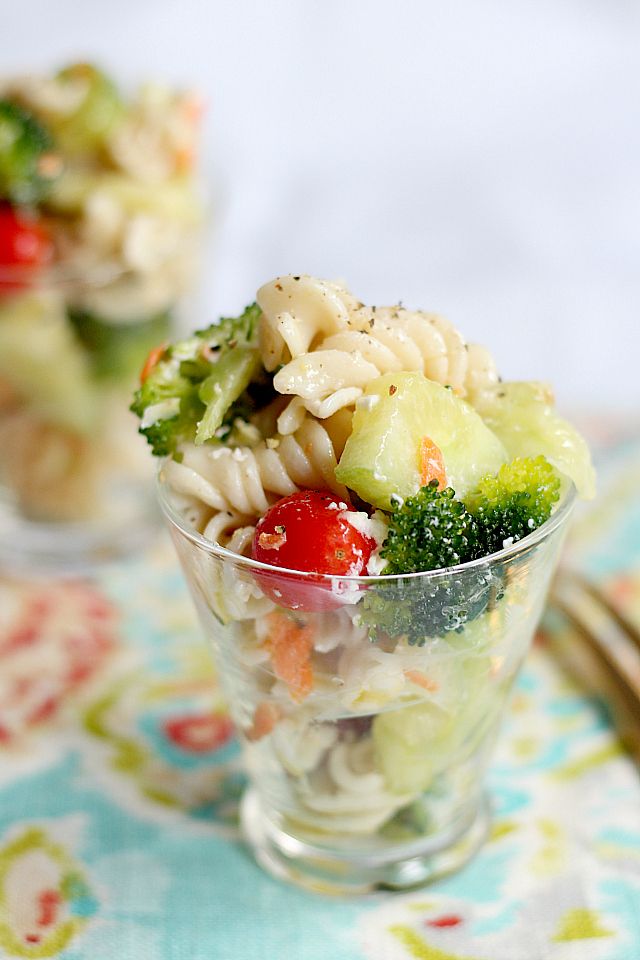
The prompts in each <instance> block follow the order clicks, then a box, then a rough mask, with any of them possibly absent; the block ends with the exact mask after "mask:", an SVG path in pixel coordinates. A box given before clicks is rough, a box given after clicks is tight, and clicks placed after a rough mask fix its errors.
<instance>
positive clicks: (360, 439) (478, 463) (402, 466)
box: [336, 373, 507, 510]
mask: <svg viewBox="0 0 640 960" xmlns="http://www.w3.org/2000/svg"><path fill="white" fill-rule="evenodd" d="M425 438H428V439H429V440H431V441H432V442H433V443H434V444H436V446H437V447H438V448H439V449H440V452H441V454H442V458H443V460H444V466H445V471H446V481H447V484H448V485H449V486H451V487H453V489H454V490H455V492H456V495H457V496H458V497H463V496H464V495H465V494H466V493H467V492H468V491H469V490H471V489H472V488H473V487H474V486H475V485H476V483H477V482H478V480H479V479H480V478H481V477H483V476H485V475H486V474H488V473H496V471H497V470H498V468H499V467H500V466H501V464H503V463H504V462H505V460H506V459H507V454H506V451H505V449H504V447H503V445H502V443H501V442H500V440H499V439H498V438H497V437H496V436H495V434H494V433H492V431H491V430H490V429H489V428H488V427H487V426H486V425H485V423H483V421H482V419H481V418H480V417H479V416H478V414H477V413H476V412H475V410H474V409H473V408H472V407H471V406H469V404H468V403H466V402H465V401H464V400H461V399H460V398H459V397H457V396H456V395H455V394H454V393H453V392H452V391H451V390H448V389H447V388H446V387H442V386H440V384H438V383H434V381H432V380H427V378H426V377H424V376H422V374H420V373H388V374H385V375H384V376H383V377H379V378H378V379H376V380H374V381H373V382H372V383H371V384H370V385H369V387H368V388H367V390H366V393H365V397H364V398H363V399H362V400H360V401H359V403H358V404H357V405H356V412H355V415H354V418H353V430H352V433H351V436H350V437H349V439H348V440H347V443H346V446H345V448H344V451H343V454H342V456H341V457H340V462H339V464H338V468H337V470H336V477H337V479H338V480H339V482H340V483H344V484H345V486H347V487H349V488H350V489H351V490H355V492H356V493H357V494H358V496H359V497H361V498H362V499H363V500H366V501H367V502H368V503H370V504H372V505H373V506H375V507H380V508H382V509H386V510H388V509H389V508H390V507H391V498H392V497H393V496H398V497H401V498H402V499H406V498H407V497H410V496H412V495H413V494H415V493H416V492H417V491H418V490H419V489H420V487H421V486H422V485H423V479H424V478H423V477H422V476H421V462H420V461H421V449H423V441H424V440H425Z"/></svg>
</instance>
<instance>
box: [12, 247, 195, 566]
mask: <svg viewBox="0 0 640 960" xmlns="http://www.w3.org/2000/svg"><path fill="white" fill-rule="evenodd" d="M185 253H186V252H185ZM189 256H190V254H189ZM175 306H176V304H175V294H174V298H173V299H170V298H169V296H168V291H167V290H165V289H164V288H163V289H162V290H156V291H153V290H152V289H151V288H149V289H148V290H142V289H141V284H140V279H139V278H136V279H135V281H134V280H133V278H132V277H131V276H128V275H127V274H126V272H123V271H120V272H118V271H114V270H113V269H111V268H110V267H109V266H108V265H106V266H104V267H103V268H101V269H99V268H96V267H95V266H92V267H91V268H90V269H89V268H87V269H86V270H79V269H77V268H75V267H74V268H69V267H60V268H57V269H55V270H50V271H47V272H46V273H44V274H42V276H40V277H39V278H38V280H37V283H33V282H25V281H24V279H23V278H20V277H19V275H17V272H16V271H15V270H14V271H9V270H4V271H3V270H2V269H1V268H0V562H2V563H3V564H4V565H5V566H7V567H9V569H11V570H12V571H14V572H17V571H21V570H24V571H33V570H38V569H43V570H58V571H64V572H78V571H82V570H84V569H86V566H87V564H89V565H90V564H92V563H95V562H97V561H101V560H105V559H108V558H109V557H112V556H117V555H122V554H126V553H128V552H129V551H130V550H131V549H133V548H135V547H137V546H139V545H140V544H141V543H143V542H144V541H145V540H146V539H147V538H148V536H149V534H150V532H151V531H152V530H154V529H155V528H156V527H157V510H156V507H155V504H154V497H153V494H152V483H153V476H152V470H151V467H150V465H149V462H148V457H147V456H146V450H145V445H144V443H143V441H142V440H141V439H140V438H139V437H138V436H136V432H135V427H136V421H135V417H134V416H133V414H131V413H130V412H129V410H128V406H129V403H130V402H131V389H132V386H133V384H134V383H135V381H136V379H137V376H138V373H139V370H140V367H141V365H142V363H143V361H144V358H145V356H146V355H147V353H148V352H149V350H150V349H151V348H152V347H153V346H155V345H156V344H158V343H159V342H160V341H162V340H163V339H166V338H167V337H168V336H170V334H171V331H172V329H174V326H173V325H174V316H175V313H174V312H175Z"/></svg>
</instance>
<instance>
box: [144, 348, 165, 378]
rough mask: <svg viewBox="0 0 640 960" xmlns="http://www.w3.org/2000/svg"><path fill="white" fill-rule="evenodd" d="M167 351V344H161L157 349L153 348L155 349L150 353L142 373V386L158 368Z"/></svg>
mask: <svg viewBox="0 0 640 960" xmlns="http://www.w3.org/2000/svg"><path fill="white" fill-rule="evenodd" d="M166 349H167V345H166V343H160V344H159V345H158V346H157V347H153V349H152V350H150V351H149V355H148V357H147V359H146V360H145V362H144V366H143V367H142V370H141V371H140V384H143V383H144V382H145V380H146V379H147V377H148V376H149V374H150V373H151V372H152V371H153V370H154V369H155V367H157V366H158V364H159V363H160V361H161V360H162V358H163V356H164V352H165V350H166Z"/></svg>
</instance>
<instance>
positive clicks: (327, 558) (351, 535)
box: [252, 490, 376, 611]
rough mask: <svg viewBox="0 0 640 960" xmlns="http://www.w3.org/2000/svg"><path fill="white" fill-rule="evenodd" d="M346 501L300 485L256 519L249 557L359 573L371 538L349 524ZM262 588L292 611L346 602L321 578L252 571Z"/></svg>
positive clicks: (295, 566)
mask: <svg viewBox="0 0 640 960" xmlns="http://www.w3.org/2000/svg"><path fill="white" fill-rule="evenodd" d="M349 509H350V508H349V506H348V505H346V504H345V503H343V502H342V501H341V500H340V499H339V498H337V497H336V496H335V494H333V493H330V492H328V491H318V490H302V491H300V492H299V493H294V494H291V496H288V497H283V498H282V500H278V502H277V503H274V504H273V506H272V507H270V508H269V510H267V512H266V513H265V515H264V517H262V519H261V520H260V521H259V522H258V525H257V526H256V532H255V534H254V538H253V549H252V556H253V558H254V560H260V561H261V562H262V563H268V564H271V565H273V566H277V567H286V568H287V569H289V570H302V571H305V572H309V573H323V574H330V575H331V576H334V577H348V576H354V577H357V576H362V575H363V574H366V569H367V563H368V562H369V557H370V556H371V553H372V551H373V550H374V549H375V547H376V542H375V540H373V539H372V538H371V537H368V536H366V535H365V534H363V533H361V532H360V531H359V530H357V529H356V528H355V527H354V526H352V525H351V524H350V523H349V521H348V519H347V518H346V517H345V513H346V512H347V511H348V510H349ZM256 579H257V580H258V582H259V583H260V586H261V588H262V589H263V590H264V592H265V593H266V594H267V595H268V596H270V597H271V599H272V600H274V601H275V602H276V603H277V604H278V605H279V606H281V607H288V608H290V609H292V610H308V611H312V610H331V609H335V608H336V607H339V606H341V605H342V603H344V602H345V600H344V598H341V597H340V594H339V593H338V594H337V593H335V592H333V591H332V590H331V587H330V585H328V584H325V583H323V582H322V580H321V578H318V579H317V580H314V579H313V578H305V581H304V582H302V581H301V580H300V579H299V578H296V577H294V576H287V575H286V574H280V573H275V572H274V573H273V574H271V573H268V572H267V571H265V572H261V573H258V574H256Z"/></svg>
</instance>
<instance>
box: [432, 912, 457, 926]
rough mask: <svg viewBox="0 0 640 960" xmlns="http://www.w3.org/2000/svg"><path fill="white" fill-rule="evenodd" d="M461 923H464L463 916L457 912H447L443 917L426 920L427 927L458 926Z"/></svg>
mask: <svg viewBox="0 0 640 960" xmlns="http://www.w3.org/2000/svg"><path fill="white" fill-rule="evenodd" d="M460 923H462V917H459V916H458V914H457V913H446V914H445V915H444V916H442V917H434V919H433V920H425V926H426V927H457V926H458V925H459V924H460Z"/></svg>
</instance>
